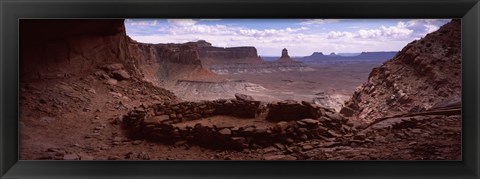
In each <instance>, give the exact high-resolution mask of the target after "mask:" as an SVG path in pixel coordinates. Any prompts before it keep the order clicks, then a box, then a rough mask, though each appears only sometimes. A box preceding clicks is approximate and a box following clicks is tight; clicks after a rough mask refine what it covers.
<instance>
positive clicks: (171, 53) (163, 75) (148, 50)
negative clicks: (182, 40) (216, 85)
mask: <svg viewBox="0 0 480 179" xmlns="http://www.w3.org/2000/svg"><path fill="white" fill-rule="evenodd" d="M128 46H129V48H128V49H129V53H130V56H131V58H135V59H136V60H135V61H136V63H137V65H138V67H139V68H140V69H141V71H142V74H143V78H144V79H145V80H147V81H150V82H152V83H154V84H156V85H158V86H162V85H163V84H165V83H168V82H173V81H175V80H186V79H189V80H211V79H216V78H218V77H216V76H215V74H213V73H211V72H210V71H208V70H207V69H205V68H204V67H203V65H202V62H201V61H200V58H199V51H198V46H197V45H196V44H192V43H186V44H143V43H138V42H135V41H133V40H129V43H128Z"/></svg>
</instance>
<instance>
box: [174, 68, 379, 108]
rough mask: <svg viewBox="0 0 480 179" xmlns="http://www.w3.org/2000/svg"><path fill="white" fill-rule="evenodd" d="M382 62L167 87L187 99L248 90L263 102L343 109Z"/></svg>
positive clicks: (238, 75) (236, 76) (227, 95)
mask: <svg viewBox="0 0 480 179" xmlns="http://www.w3.org/2000/svg"><path fill="white" fill-rule="evenodd" d="M379 65H381V64H380V63H378V62H377V63H343V64H311V65H309V67H311V68H312V69H314V71H296V70H294V71H285V72H273V73H234V74H223V75H219V76H221V77H223V78H225V79H226V80H225V81H223V82H220V83H217V82H209V81H182V82H177V85H174V86H170V87H166V88H167V89H168V90H171V91H173V92H174V93H175V94H176V95H177V96H178V97H179V98H180V99H182V100H185V101H199V100H213V99H228V98H232V97H233V96H234V94H235V93H242V94H247V95H250V96H252V97H254V99H255V100H259V101H263V102H272V101H283V100H288V99H290V100H296V101H309V102H311V101H313V102H315V103H316V104H318V105H322V106H326V107H329V108H334V109H335V110H336V111H339V110H340V108H341V107H342V104H343V103H344V101H346V100H347V99H348V98H350V97H351V96H352V94H353V92H354V91H355V88H356V87H358V86H360V85H361V84H362V82H364V81H366V80H367V78H368V74H369V73H370V71H371V70H372V68H374V67H376V66H379Z"/></svg>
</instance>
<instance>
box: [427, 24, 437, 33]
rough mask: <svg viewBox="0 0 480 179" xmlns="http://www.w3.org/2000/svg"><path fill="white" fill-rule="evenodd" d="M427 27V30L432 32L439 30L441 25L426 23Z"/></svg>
mask: <svg viewBox="0 0 480 179" xmlns="http://www.w3.org/2000/svg"><path fill="white" fill-rule="evenodd" d="M425 28H426V29H425V31H426V32H427V33H431V32H434V31H436V30H438V29H439V28H440V27H438V26H436V25H431V24H426V25H425Z"/></svg>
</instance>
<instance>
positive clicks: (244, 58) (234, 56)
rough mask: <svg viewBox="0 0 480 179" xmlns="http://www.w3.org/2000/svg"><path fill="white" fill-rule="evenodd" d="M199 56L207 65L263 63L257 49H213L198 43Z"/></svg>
mask: <svg viewBox="0 0 480 179" xmlns="http://www.w3.org/2000/svg"><path fill="white" fill-rule="evenodd" d="M197 44H199V45H197V46H198V47H199V56H200V59H201V60H202V63H203V64H205V65H209V66H210V65H215V64H233V63H248V64H251V63H262V59H261V58H260V57H259V56H258V54H257V49H256V48H255V47H230V48H222V47H213V46H211V45H210V46H208V44H205V43H197Z"/></svg>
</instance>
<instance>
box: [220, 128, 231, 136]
mask: <svg viewBox="0 0 480 179" xmlns="http://www.w3.org/2000/svg"><path fill="white" fill-rule="evenodd" d="M218 133H220V134H222V135H230V134H232V131H231V130H230V129H228V128H224V129H222V130H219V131H218Z"/></svg>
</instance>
